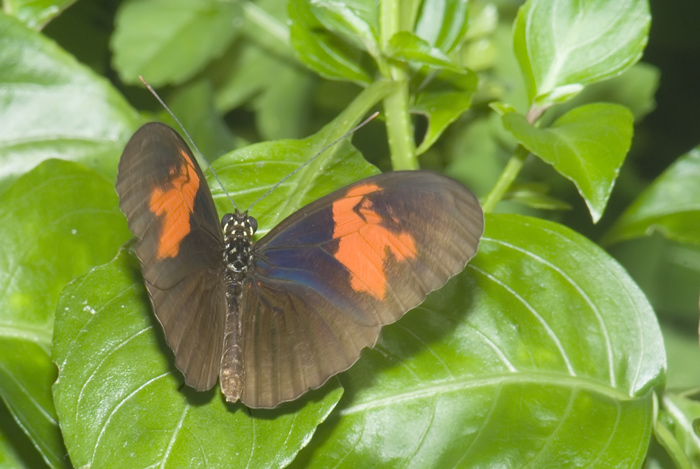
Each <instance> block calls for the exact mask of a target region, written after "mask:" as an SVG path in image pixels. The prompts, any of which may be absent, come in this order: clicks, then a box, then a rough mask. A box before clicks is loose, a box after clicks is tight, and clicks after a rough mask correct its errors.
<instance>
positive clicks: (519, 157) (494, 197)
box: [482, 145, 530, 213]
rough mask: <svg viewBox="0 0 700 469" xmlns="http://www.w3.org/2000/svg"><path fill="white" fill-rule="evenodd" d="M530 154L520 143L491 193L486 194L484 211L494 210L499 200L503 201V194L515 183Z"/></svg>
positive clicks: (483, 205)
mask: <svg viewBox="0 0 700 469" xmlns="http://www.w3.org/2000/svg"><path fill="white" fill-rule="evenodd" d="M529 154H530V153H529V152H528V151H527V149H525V147H523V146H522V145H518V148H516V149H515V152H513V156H511V157H510V160H508V164H507V165H506V167H505V168H504V169H503V172H502V173H501V175H500V176H499V178H498V181H496V184H495V185H494V186H493V189H491V192H489V194H488V195H487V196H486V200H484V203H483V204H482V208H483V209H484V213H489V212H491V211H493V209H494V208H495V207H496V205H497V204H498V202H500V201H501V199H502V198H503V194H505V193H506V191H507V190H508V188H510V186H511V184H513V181H515V178H516V177H517V176H518V173H519V172H520V169H521V168H522V167H523V163H524V162H525V158H527V155H529Z"/></svg>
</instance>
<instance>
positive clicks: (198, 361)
mask: <svg viewBox="0 0 700 469" xmlns="http://www.w3.org/2000/svg"><path fill="white" fill-rule="evenodd" d="M116 189H117V193H118V194H119V206H120V208H121V210H122V211H123V212H124V214H125V215H126V217H127V220H128V222H129V228H130V229H131V231H132V232H133V233H134V234H135V235H136V237H137V238H138V244H137V247H136V254H137V256H138V258H139V260H140V261H141V266H142V270H143V276H144V280H145V284H146V287H147V289H148V292H149V294H150V297H151V301H152V303H153V310H154V312H155V314H156V317H157V318H158V320H159V322H160V323H161V325H162V326H163V330H164V331H165V338H166V341H167V343H168V345H169V346H170V347H171V348H172V350H173V352H174V353H175V363H176V365H177V367H178V368H179V369H180V370H181V371H182V372H183V374H184V376H185V382H186V383H187V384H188V385H190V386H192V387H194V388H196V389H198V390H204V389H209V388H211V387H212V386H213V385H214V383H215V382H216V378H217V376H218V372H219V367H220V362H221V349H222V343H223V340H222V336H223V330H224V321H225V316H226V297H225V285H224V283H223V271H224V265H223V259H222V252H223V234H222V232H221V228H220V226H219V220H218V215H217V213H216V208H215V206H214V202H213V199H212V196H211V192H210V191H209V187H208V186H207V183H206V180H205V179H204V176H203V174H202V172H201V170H200V169H199V166H198V165H197V162H196V160H195V158H194V156H193V155H192V153H191V152H190V150H189V148H188V147H187V145H186V144H185V142H184V141H183V140H182V138H181V137H180V136H179V135H178V134H177V132H175V131H174V130H173V129H171V128H170V127H168V126H166V125H163V124H158V123H150V124H146V125H144V126H143V127H141V129H139V130H138V131H137V132H136V133H135V134H134V135H133V137H132V138H131V140H130V141H129V143H128V144H127V146H126V148H125V149H124V153H123V154H122V157H121V160H120V162H119V172H118V176H117V184H116Z"/></svg>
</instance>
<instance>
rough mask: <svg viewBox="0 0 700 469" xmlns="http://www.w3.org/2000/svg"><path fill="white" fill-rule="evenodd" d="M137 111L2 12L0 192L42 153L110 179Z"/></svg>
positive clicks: (42, 39)
mask: <svg viewBox="0 0 700 469" xmlns="http://www.w3.org/2000/svg"><path fill="white" fill-rule="evenodd" d="M138 119H139V118H138V115H137V114H136V112H135V111H134V110H133V109H132V108H131V106H129V104H128V103H127V102H126V101H125V100H124V98H122V97H121V95H120V94H118V93H117V92H116V91H115V90H114V89H113V88H112V86H111V85H109V84H108V82H107V81H106V80H105V79H103V78H99V77H97V76H96V75H95V74H93V73H92V72H91V71H90V70H88V69H87V68H86V67H84V66H83V65H80V64H79V63H77V62H76V61H75V59H74V58H73V57H71V56H70V55H68V54H67V53H66V52H65V51H63V50H61V49H60V48H59V47H57V46H56V44H54V43H53V42H52V41H50V40H48V39H46V38H45V37H44V36H42V35H41V34H39V33H37V32H35V31H32V30H30V29H28V28H27V27H26V26H24V25H23V24H21V23H20V22H19V21H17V20H16V19H14V18H12V17H9V16H7V15H4V14H2V13H0V122H3V124H2V132H0V192H2V190H4V189H6V188H7V186H8V185H9V184H10V183H11V182H12V181H14V180H15V179H16V178H17V177H18V176H19V175H21V174H23V173H25V172H27V171H28V170H30V169H31V168H33V167H34V166H36V165H37V164H39V163H40V162H41V161H43V160H46V159H48V158H58V157H60V158H63V159H68V160H74V161H79V162H81V163H84V164H86V165H88V166H90V167H91V168H93V169H96V170H98V171H99V172H100V173H101V174H102V175H104V176H107V178H108V179H114V178H115V177H116V168H117V160H118V158H119V155H120V154H121V151H122V149H123V148H124V144H125V143H126V141H127V139H128V138H129V136H130V135H131V133H132V132H133V130H134V129H135V128H136V126H137V125H138Z"/></svg>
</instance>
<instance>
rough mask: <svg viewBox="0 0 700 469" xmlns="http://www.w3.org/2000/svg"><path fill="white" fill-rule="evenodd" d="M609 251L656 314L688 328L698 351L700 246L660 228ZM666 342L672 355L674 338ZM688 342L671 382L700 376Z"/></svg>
mask: <svg viewBox="0 0 700 469" xmlns="http://www.w3.org/2000/svg"><path fill="white" fill-rule="evenodd" d="M608 251H609V252H610V254H611V255H613V256H614V257H615V258H616V259H617V260H618V262H620V263H621V264H622V265H623V266H624V267H625V269H626V270H627V272H629V273H630V275H631V276H632V278H634V280H635V281H636V282H637V285H639V287H640V288H641V289H642V290H644V293H645V294H646V296H647V298H648V299H649V301H650V302H651V304H652V305H653V306H654V309H655V310H656V313H657V315H658V316H659V317H660V318H662V319H667V320H668V322H669V323H671V324H672V325H673V324H675V326H674V327H677V328H679V330H680V331H683V332H685V333H686V334H687V335H688V338H689V339H690V341H691V343H692V346H693V348H694V351H695V352H697V349H698V331H697V328H695V327H690V325H692V324H697V321H698V285H700V246H699V245H697V244H689V243H680V242H677V241H673V240H669V239H667V238H664V237H663V236H662V235H661V233H658V232H657V233H654V234H652V235H651V236H645V237H643V238H636V239H633V240H628V241H625V242H622V243H617V244H614V245H612V246H610V247H609V249H608ZM665 333H668V330H667V331H665ZM665 342H666V347H667V348H666V350H667V351H668V354H669V356H672V355H673V354H672V353H671V349H670V347H672V346H673V345H674V342H673V340H672V339H671V338H670V337H667V338H666V340H665ZM675 345H677V344H675ZM689 346H690V345H688V346H687V347H686V349H685V351H684V353H683V354H682V355H680V358H681V361H680V362H676V363H674V364H679V365H681V366H680V367H677V368H676V369H674V370H670V371H669V379H668V382H669V386H671V385H673V387H674V388H679V383H685V384H686V385H687V384H688V381H689V380H690V379H693V377H694V376H695V375H696V374H697V375H698V376H700V368H696V367H695V366H694V362H693V363H690V362H688V359H689V358H690V357H691V356H692V355H688V353H687V351H688V347H689ZM693 358H695V357H694V356H693ZM670 362H671V360H670V358H669V363H670ZM689 368H693V371H690V370H689ZM696 371H697V373H696ZM679 375H682V376H683V379H682V380H680V381H679V380H678V379H677V378H678V376H679ZM692 385H693V386H700V380H695V381H693V383H692Z"/></svg>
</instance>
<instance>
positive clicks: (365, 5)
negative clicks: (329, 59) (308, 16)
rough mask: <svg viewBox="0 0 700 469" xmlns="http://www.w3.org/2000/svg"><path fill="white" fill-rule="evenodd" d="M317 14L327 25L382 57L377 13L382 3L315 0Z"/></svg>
mask: <svg viewBox="0 0 700 469" xmlns="http://www.w3.org/2000/svg"><path fill="white" fill-rule="evenodd" d="M309 6H310V8H311V11H312V12H313V14H314V16H315V17H316V19H318V21H319V22H320V23H321V24H323V26H325V28H326V29H327V30H329V31H331V32H333V33H335V34H338V35H339V36H341V37H343V38H344V39H345V40H346V41H348V42H350V43H352V44H354V45H355V46H356V47H359V48H363V49H364V50H365V51H367V52H368V53H369V54H370V55H371V56H372V57H375V58H376V57H379V44H378V37H377V15H378V9H379V5H378V2H376V1H374V0H369V1H364V2H363V1H362V0H360V1H355V2H339V1H336V0H315V1H311V2H309Z"/></svg>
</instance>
